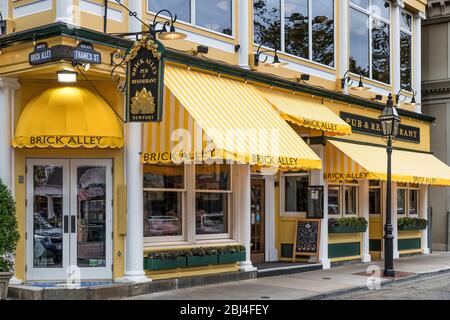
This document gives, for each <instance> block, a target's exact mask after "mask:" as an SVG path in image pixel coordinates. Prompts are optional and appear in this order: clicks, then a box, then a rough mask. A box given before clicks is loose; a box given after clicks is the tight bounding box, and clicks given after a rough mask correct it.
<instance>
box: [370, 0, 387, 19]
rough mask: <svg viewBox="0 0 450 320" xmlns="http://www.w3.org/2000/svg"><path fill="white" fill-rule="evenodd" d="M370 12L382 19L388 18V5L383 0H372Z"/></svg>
mask: <svg viewBox="0 0 450 320" xmlns="http://www.w3.org/2000/svg"><path fill="white" fill-rule="evenodd" d="M371 12H372V13H373V14H375V15H377V16H379V17H381V18H383V19H386V20H389V17H390V5H389V2H387V1H385V0H372V4H371Z"/></svg>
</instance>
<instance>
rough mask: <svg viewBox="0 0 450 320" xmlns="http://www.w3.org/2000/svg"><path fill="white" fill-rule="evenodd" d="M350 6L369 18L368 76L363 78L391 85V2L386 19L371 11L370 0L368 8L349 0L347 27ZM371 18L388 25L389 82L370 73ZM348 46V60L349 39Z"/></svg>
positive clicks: (371, 54) (371, 60) (371, 55)
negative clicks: (387, 18)
mask: <svg viewBox="0 0 450 320" xmlns="http://www.w3.org/2000/svg"><path fill="white" fill-rule="evenodd" d="M350 8H352V9H355V10H356V11H359V12H360V13H363V14H365V15H366V16H368V18H369V20H368V21H369V26H368V28H369V43H368V46H369V66H368V67H369V77H364V76H363V78H364V79H368V80H371V81H374V82H375V83H379V84H381V85H385V86H386V85H387V86H391V85H392V80H393V76H392V23H391V19H392V4H390V5H389V20H386V19H385V18H383V17H381V16H379V15H377V14H375V13H373V12H372V11H371V8H372V0H369V8H368V9H367V10H366V9H364V8H362V7H360V6H358V5H357V4H354V3H352V2H351V0H350V1H349V2H348V17H349V19H348V21H349V28H350ZM373 19H376V20H379V21H381V22H383V23H386V24H387V25H388V26H389V83H385V82H382V81H379V80H376V79H373V73H372V68H373V63H372V62H373V59H372V58H373V52H372V49H373V48H372V47H373V43H372V41H373V39H372V26H373ZM348 36H350V32H349V34H348ZM348 44H349V46H348V48H349V49H348V58H347V59H348V60H350V39H349V42H348ZM350 73H351V74H352V75H354V76H358V77H359V74H356V73H353V72H350Z"/></svg>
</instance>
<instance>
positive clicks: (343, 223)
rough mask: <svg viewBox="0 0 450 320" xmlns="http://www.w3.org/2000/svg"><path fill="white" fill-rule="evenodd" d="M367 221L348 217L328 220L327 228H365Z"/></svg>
mask: <svg viewBox="0 0 450 320" xmlns="http://www.w3.org/2000/svg"><path fill="white" fill-rule="evenodd" d="M365 226H367V220H366V219H364V218H357V217H348V218H329V219H328V227H329V228H333V227H365Z"/></svg>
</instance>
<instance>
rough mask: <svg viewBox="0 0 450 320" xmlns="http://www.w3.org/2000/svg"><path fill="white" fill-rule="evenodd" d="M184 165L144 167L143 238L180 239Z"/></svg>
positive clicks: (181, 231)
mask: <svg viewBox="0 0 450 320" xmlns="http://www.w3.org/2000/svg"><path fill="white" fill-rule="evenodd" d="M184 191H185V189H184V166H172V165H152V166H144V237H166V236H180V237H181V236H182V234H183V198H184Z"/></svg>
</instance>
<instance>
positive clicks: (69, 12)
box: [55, 0, 74, 24]
mask: <svg viewBox="0 0 450 320" xmlns="http://www.w3.org/2000/svg"><path fill="white" fill-rule="evenodd" d="M55 2H56V21H58V22H64V23H70V24H73V23H74V16H73V15H74V12H73V11H74V10H73V9H74V8H73V1H72V0H58V1H55Z"/></svg>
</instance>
